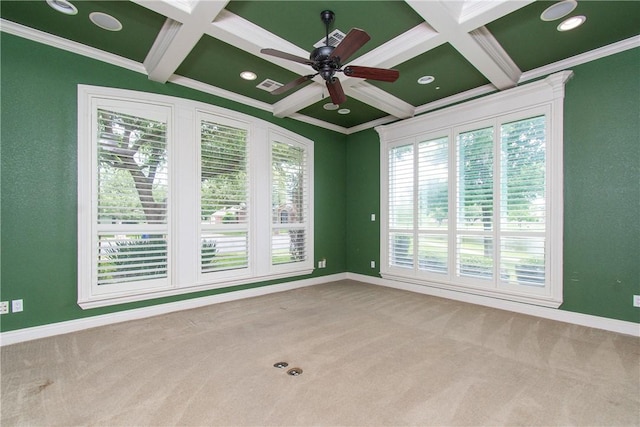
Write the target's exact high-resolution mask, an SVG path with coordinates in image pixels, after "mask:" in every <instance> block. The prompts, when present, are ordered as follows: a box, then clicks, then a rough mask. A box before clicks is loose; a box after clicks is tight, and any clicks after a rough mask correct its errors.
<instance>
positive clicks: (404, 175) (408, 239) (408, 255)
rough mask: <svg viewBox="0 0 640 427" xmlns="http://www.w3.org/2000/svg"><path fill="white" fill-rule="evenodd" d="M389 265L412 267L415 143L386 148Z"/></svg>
mask: <svg viewBox="0 0 640 427" xmlns="http://www.w3.org/2000/svg"><path fill="white" fill-rule="evenodd" d="M388 173H389V189H388V192H389V252H388V253H389V260H388V262H389V265H391V266H393V267H401V268H412V267H413V258H414V249H413V248H414V243H413V227H414V209H415V208H414V147H413V145H402V146H398V147H393V148H391V149H390V150H389V172H388Z"/></svg>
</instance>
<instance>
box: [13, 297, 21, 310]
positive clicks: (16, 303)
mask: <svg viewBox="0 0 640 427" xmlns="http://www.w3.org/2000/svg"><path fill="white" fill-rule="evenodd" d="M21 311H22V300H21V299H14V300H13V301H11V312H12V313H19V312H21Z"/></svg>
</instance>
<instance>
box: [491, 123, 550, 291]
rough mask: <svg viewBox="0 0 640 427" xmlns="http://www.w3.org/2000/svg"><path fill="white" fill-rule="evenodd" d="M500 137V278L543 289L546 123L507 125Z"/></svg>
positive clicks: (502, 127)
mask: <svg viewBox="0 0 640 427" xmlns="http://www.w3.org/2000/svg"><path fill="white" fill-rule="evenodd" d="M500 134H501V153H502V159H501V181H500V186H501V197H500V228H501V241H500V276H501V279H502V280H503V281H507V282H510V283H516V284H518V285H526V286H544V282H545V247H546V241H545V235H546V233H545V232H546V175H545V171H546V160H545V159H546V153H545V152H546V119H545V116H538V117H533V118H529V119H525V120H519V121H516V122H511V123H505V124H503V125H502V126H501V128H500Z"/></svg>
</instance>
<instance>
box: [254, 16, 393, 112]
mask: <svg viewBox="0 0 640 427" xmlns="http://www.w3.org/2000/svg"><path fill="white" fill-rule="evenodd" d="M334 17H335V14H334V13H333V12H332V11H330V10H325V11H322V12H321V13H320V18H321V19H322V22H324V25H325V28H326V39H325V46H320V47H318V48H316V49H314V50H313V52H311V55H309V59H305V58H302V57H300V56H296V55H292V54H290V53H286V52H282V51H280V50H276V49H262V50H261V51H260V53H263V54H265V55H271V56H276V57H278V58H282V59H288V60H290V61H295V62H299V63H302V64H306V65H310V66H311V68H313V69H314V70H315V71H317V72H316V73H315V74H309V75H307V76H302V77H300V78H298V79H296V80H293V81H291V82H289V83H287V84H285V85H284V86H281V87H279V88H277V89H275V90H273V91H271V94H272V95H280V94H283V93H284V92H287V91H288V90H291V89H293V88H294V87H296V86H299V85H301V84H303V83H306V82H308V81H310V80H311V79H313V78H314V77H315V76H317V75H320V76H321V77H322V78H323V79H324V80H325V81H326V84H327V89H328V90H329V95H330V96H331V101H332V102H333V103H334V104H336V105H340V104H342V103H343V102H345V101H346V100H347V97H346V96H345V94H344V90H343V89H342V85H341V84H340V80H338V78H337V77H336V76H335V74H336V73H337V72H341V73H344V75H346V76H349V77H359V78H362V79H370V80H379V81H383V82H395V81H396V80H397V79H398V77H399V76H400V73H399V72H398V71H397V70H389V69H386V68H373V67H360V66H357V65H348V66H346V67H344V68H342V64H344V63H345V62H346V61H347V59H349V57H350V56H351V55H353V54H354V53H355V52H356V51H357V50H358V49H360V48H361V47H362V46H363V45H364V44H365V43H366V42H368V41H369V40H370V39H371V37H369V34H367V33H366V32H365V31H363V30H360V29H358V28H352V29H351V31H349V33H348V34H347V35H346V36H345V38H344V39H343V40H342V41H341V42H340V43H339V44H338V46H336V47H334V46H330V45H329V26H330V25H331V23H332V22H333V20H334Z"/></svg>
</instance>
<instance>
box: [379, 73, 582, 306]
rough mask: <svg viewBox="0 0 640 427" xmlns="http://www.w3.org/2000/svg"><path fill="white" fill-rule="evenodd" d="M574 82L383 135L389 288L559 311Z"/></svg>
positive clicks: (541, 85) (552, 83)
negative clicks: (567, 117) (395, 283)
mask: <svg viewBox="0 0 640 427" xmlns="http://www.w3.org/2000/svg"><path fill="white" fill-rule="evenodd" d="M568 76H570V73H559V74H557V75H554V76H551V77H549V78H548V79H547V80H546V81H543V82H538V83H534V84H531V85H527V86H523V87H520V88H516V89H512V90H510V91H505V92H502V93H499V94H496V95H493V96H490V97H486V98H484V99H481V100H478V101H472V102H470V103H467V104H465V105H462V106H459V107H452V108H450V109H447V110H443V111H440V112H437V113H434V114H432V115H427V116H424V117H419V118H416V119H412V120H408V121H406V122H401V123H399V124H395V125H389V126H381V127H379V128H377V130H378V132H379V133H380V135H381V156H382V161H381V165H382V169H381V177H382V193H383V194H382V204H383V205H382V213H383V223H382V229H381V231H382V242H383V244H382V245H381V248H382V249H381V252H382V253H381V260H382V261H383V262H382V266H381V273H382V275H383V277H388V278H391V279H395V280H402V281H409V282H412V283H418V284H425V285H430V286H437V287H444V288H448V289H452V290H463V291H465V292H471V293H476V294H480V295H486V296H498V297H500V298H503V299H512V300H515V301H520V302H527V303H533V304H539V305H547V306H555V307H557V306H559V304H560V303H561V302H562V168H561V166H562V97H563V90H558V88H560V89H562V88H563V87H564V86H563V85H564V82H565V81H566V78H568ZM460 118H462V119H463V120H464V121H460Z"/></svg>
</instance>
